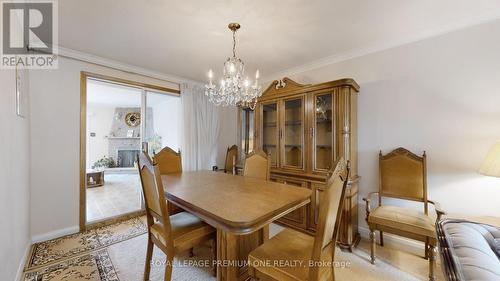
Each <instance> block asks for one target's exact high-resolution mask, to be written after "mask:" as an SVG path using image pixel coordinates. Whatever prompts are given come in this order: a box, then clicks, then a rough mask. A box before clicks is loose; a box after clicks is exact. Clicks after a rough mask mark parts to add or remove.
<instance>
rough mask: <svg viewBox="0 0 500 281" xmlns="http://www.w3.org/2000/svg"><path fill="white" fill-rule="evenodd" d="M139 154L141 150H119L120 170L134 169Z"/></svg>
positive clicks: (117, 162)
mask: <svg viewBox="0 0 500 281" xmlns="http://www.w3.org/2000/svg"><path fill="white" fill-rule="evenodd" d="M139 152H140V150H135V149H127V150H125V149H123V150H118V157H117V160H116V166H117V167H120V168H130V167H134V162H135V161H136V158H137V154H138V153H139Z"/></svg>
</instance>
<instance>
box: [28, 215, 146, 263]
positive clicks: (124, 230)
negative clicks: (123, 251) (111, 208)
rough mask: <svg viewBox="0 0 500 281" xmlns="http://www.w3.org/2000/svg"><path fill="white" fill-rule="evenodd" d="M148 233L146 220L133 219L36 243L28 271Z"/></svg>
mask: <svg viewBox="0 0 500 281" xmlns="http://www.w3.org/2000/svg"><path fill="white" fill-rule="evenodd" d="M146 232H147V226H146V223H145V222H144V220H143V219H142V218H133V219H130V220H126V221H122V222H119V223H117V224H113V225H110V226H105V227H101V228H96V229H92V230H89V231H86V232H83V233H76V234H72V235H67V236H63V237H61V238H56V239H53V240H49V241H45V242H41V243H36V244H34V245H33V246H32V250H31V257H30V259H29V261H28V264H27V265H26V269H27V270H28V269H32V268H35V267H40V266H44V265H48V264H51V263H54V262H57V261H60V260H62V259H66V258H71V257H74V256H77V255H80V254H82V253H85V252H89V251H94V250H97V249H101V248H104V247H107V246H109V245H111V244H114V243H119V242H121V241H124V240H127V239H130V238H133V237H136V236H138V235H141V234H144V233H146Z"/></svg>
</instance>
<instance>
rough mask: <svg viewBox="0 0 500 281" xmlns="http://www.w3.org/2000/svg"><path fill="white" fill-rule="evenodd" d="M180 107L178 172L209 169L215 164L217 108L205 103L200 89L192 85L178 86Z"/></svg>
mask: <svg viewBox="0 0 500 281" xmlns="http://www.w3.org/2000/svg"><path fill="white" fill-rule="evenodd" d="M181 103H182V117H183V118H182V144H181V155H182V168H183V170H184V171H194V170H207V169H211V168H212V166H214V165H216V161H217V139H218V138H219V134H220V120H219V116H220V115H219V112H218V108H217V107H216V106H215V105H214V104H212V103H211V102H209V100H208V97H207V96H205V93H204V88H203V87H202V86H199V85H195V84H187V83H186V84H182V85H181Z"/></svg>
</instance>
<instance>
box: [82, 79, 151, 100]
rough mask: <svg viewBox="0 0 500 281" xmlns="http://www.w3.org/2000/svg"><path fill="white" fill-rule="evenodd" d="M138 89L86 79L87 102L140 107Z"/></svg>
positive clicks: (139, 92)
mask: <svg viewBox="0 0 500 281" xmlns="http://www.w3.org/2000/svg"><path fill="white" fill-rule="evenodd" d="M141 95H142V91H141V90H140V89H136V88H131V87H125V86H121V85H117V84H112V83H106V82H101V81H97V80H91V79H89V80H87V103H88V104H89V105H101V106H111V107H141Z"/></svg>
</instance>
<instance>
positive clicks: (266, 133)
mask: <svg viewBox="0 0 500 281" xmlns="http://www.w3.org/2000/svg"><path fill="white" fill-rule="evenodd" d="M278 126H279V125H278V103H277V102H274V103H268V104H263V105H262V150H264V152H266V153H267V154H271V166H273V167H277V166H278V145H279V143H278V132H279V127H278Z"/></svg>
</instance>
